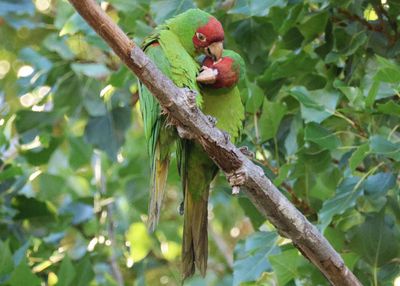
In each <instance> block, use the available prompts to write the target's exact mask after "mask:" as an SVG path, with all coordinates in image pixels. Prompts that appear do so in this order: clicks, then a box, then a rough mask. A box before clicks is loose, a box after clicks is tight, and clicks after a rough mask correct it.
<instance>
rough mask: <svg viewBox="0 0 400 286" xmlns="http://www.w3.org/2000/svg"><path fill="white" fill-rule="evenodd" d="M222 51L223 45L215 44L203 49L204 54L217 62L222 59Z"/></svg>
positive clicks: (221, 43) (220, 43)
mask: <svg viewBox="0 0 400 286" xmlns="http://www.w3.org/2000/svg"><path fill="white" fill-rule="evenodd" d="M223 50H224V43H223V42H222V41H221V42H215V43H212V44H211V45H209V46H208V47H206V48H205V53H206V55H207V56H209V57H211V58H212V59H213V61H214V62H215V61H217V60H219V59H220V58H221V57H222V52H223Z"/></svg>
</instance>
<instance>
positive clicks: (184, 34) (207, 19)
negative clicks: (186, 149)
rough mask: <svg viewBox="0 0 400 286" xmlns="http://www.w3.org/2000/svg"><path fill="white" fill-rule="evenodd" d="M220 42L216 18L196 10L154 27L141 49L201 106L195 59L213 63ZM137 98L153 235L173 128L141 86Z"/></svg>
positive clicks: (158, 212)
mask: <svg viewBox="0 0 400 286" xmlns="http://www.w3.org/2000/svg"><path fill="white" fill-rule="evenodd" d="M223 40H224V30H223V28H222V25H221V23H220V22H219V21H218V20H217V19H216V18H214V17H213V16H211V15H210V14H208V13H206V12H204V11H201V10H199V9H191V10H188V11H186V12H184V13H182V14H180V15H178V16H176V17H174V18H172V19H169V20H167V21H166V22H165V24H162V25H160V26H158V27H157V28H156V29H155V31H154V33H153V34H152V35H150V36H149V37H148V38H147V39H146V40H145V41H144V43H143V49H144V51H145V53H146V54H147V55H148V56H149V57H150V58H151V59H152V60H153V61H154V63H155V64H156V65H157V67H158V68H159V69H160V70H161V71H162V72H163V73H164V74H165V75H166V76H168V77H169V78H170V79H171V80H172V81H173V82H174V83H175V84H176V85H177V86H178V87H181V88H188V89H190V90H193V91H196V92H197V96H196V103H197V105H199V106H201V102H202V99H201V96H200V92H199V88H198V85H197V83H196V76H197V74H198V70H199V65H198V63H197V62H196V60H195V58H196V57H197V56H199V55H200V54H206V55H208V56H209V57H210V58H212V59H214V60H218V59H220V57H221V55H222V51H223ZM139 95H140V107H141V112H142V116H143V124H144V131H145V136H146V140H147V149H148V153H149V156H150V160H151V191H150V192H151V194H150V204H149V217H148V226H149V229H150V230H152V231H154V229H155V227H156V225H157V223H158V219H159V216H160V210H161V205H162V201H163V198H164V190H165V187H166V180H167V175H168V167H169V161H170V153H171V151H172V148H173V145H174V141H175V138H176V132H175V128H172V127H171V126H168V120H167V116H166V115H165V114H162V111H161V108H160V106H159V104H158V102H157V100H156V99H155V98H154V97H153V96H152V95H151V93H150V91H149V90H148V89H147V88H146V87H145V86H141V88H140V94H139Z"/></svg>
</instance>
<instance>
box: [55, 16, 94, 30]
mask: <svg viewBox="0 0 400 286" xmlns="http://www.w3.org/2000/svg"><path fill="white" fill-rule="evenodd" d="M80 31H82V32H85V34H90V33H93V30H92V28H91V27H90V26H89V25H88V23H86V21H85V20H83V18H82V17H81V16H80V15H79V14H78V13H77V12H75V13H74V14H72V16H71V17H69V19H68V20H67V21H66V22H65V24H64V26H63V27H62V29H61V31H60V34H59V35H60V36H64V35H74V34H76V33H78V32H80Z"/></svg>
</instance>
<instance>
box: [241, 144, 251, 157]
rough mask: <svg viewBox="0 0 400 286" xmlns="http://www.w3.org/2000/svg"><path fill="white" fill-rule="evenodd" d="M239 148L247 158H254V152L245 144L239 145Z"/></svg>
mask: <svg viewBox="0 0 400 286" xmlns="http://www.w3.org/2000/svg"><path fill="white" fill-rule="evenodd" d="M239 150H240V152H242V154H243V155H245V156H246V157H248V158H250V159H253V158H254V153H253V152H251V151H250V150H249V147H247V146H242V147H239Z"/></svg>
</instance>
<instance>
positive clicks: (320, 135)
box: [304, 122, 340, 150]
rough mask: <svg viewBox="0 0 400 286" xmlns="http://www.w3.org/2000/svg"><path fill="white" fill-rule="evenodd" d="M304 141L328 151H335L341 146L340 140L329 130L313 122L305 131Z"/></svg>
mask: <svg viewBox="0 0 400 286" xmlns="http://www.w3.org/2000/svg"><path fill="white" fill-rule="evenodd" d="M304 140H308V141H311V142H314V143H316V144H318V145H319V146H321V147H322V148H326V149H328V150H334V149H336V148H337V147H338V146H339V144H340V142H339V139H338V138H337V137H336V136H335V135H334V134H332V133H331V132H330V131H329V130H328V129H326V128H324V127H323V126H321V125H319V124H317V123H313V122H311V123H309V124H307V126H306V128H305V129H304Z"/></svg>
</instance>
